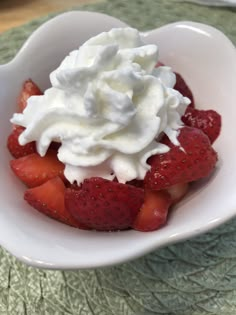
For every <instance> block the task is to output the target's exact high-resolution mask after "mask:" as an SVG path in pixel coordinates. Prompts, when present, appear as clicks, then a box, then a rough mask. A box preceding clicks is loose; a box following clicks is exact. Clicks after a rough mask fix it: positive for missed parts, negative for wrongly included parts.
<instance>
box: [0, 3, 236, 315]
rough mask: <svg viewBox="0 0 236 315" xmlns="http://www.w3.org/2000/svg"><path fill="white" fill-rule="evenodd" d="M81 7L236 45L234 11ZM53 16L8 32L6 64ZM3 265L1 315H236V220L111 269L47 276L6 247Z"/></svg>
mask: <svg viewBox="0 0 236 315" xmlns="http://www.w3.org/2000/svg"><path fill="white" fill-rule="evenodd" d="M79 9H86V10H93V11H99V12H104V13H107V14H110V15H114V16H116V17H118V18H120V19H122V20H124V21H126V22H127V23H129V24H130V25H131V26H134V27H137V28H139V29H140V30H145V29H150V28H154V27H158V26H160V25H163V24H166V23H169V22H174V21H178V20H193V21H198V22H203V23H208V24H211V25H213V26H215V27H217V28H219V29H221V30H223V31H224V32H225V33H226V34H227V35H228V36H229V37H230V38H231V39H232V40H233V42H234V43H236V27H235V22H236V11H235V10H233V9H227V8H208V7H202V6H198V5H193V4H186V3H184V2H181V1H166V0H161V1H158V0H127V1H126V0H121V1H119V0H110V1H107V2H102V3H97V4H94V5H88V6H83V7H80V8H79ZM51 16H52V15H51ZM47 19H49V17H44V18H41V19H38V20H35V21H33V22H31V23H29V24H27V25H24V26H22V27H19V28H16V29H13V30H10V31H8V32H6V33H4V34H2V35H0V63H5V62H6V61H8V60H10V59H11V58H12V57H13V56H14V54H15V53H16V52H17V50H18V49H19V47H20V46H21V44H22V43H23V41H24V40H25V39H26V38H27V37H28V36H29V34H30V33H31V32H32V31H33V30H34V29H35V28H37V27H38V26H39V25H40V24H41V23H42V22H44V21H45V20H47ZM0 262H1V268H0V315H2V314H4V315H5V314H9V315H15V314H16V315H21V314H22V315H23V314H24V315H25V314H28V315H44V314H45V315H47V314H52V315H72V314H73V315H151V314H153V315H154V314H160V315H161V314H162V315H163V314H165V315H209V314H211V315H213V314H218V315H236V219H234V220H231V221H230V222H228V223H227V224H225V225H223V226H221V227H220V228H218V229H215V230H213V231H212V232H210V233H207V234H205V235H202V236H200V237H197V238H195V239H192V240H189V241H185V242H183V243H179V244H177V245H171V246H168V247H166V248H163V249H160V250H157V251H155V252H153V253H152V254H149V255H147V256H145V257H143V258H140V259H137V260H135V261H133V262H130V263H126V264H122V265H119V266H116V267H111V268H106V269H99V270H83V271H71V272H70V271H66V272H62V271H44V270H39V269H35V268H31V267H28V266H25V265H24V264H22V263H21V262H19V261H17V260H16V259H15V258H14V257H12V256H11V255H9V254H8V253H7V252H6V251H5V250H3V249H0Z"/></svg>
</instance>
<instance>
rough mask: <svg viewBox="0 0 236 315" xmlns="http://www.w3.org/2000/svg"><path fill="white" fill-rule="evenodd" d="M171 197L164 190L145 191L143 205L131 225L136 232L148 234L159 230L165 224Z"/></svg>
mask: <svg viewBox="0 0 236 315" xmlns="http://www.w3.org/2000/svg"><path fill="white" fill-rule="evenodd" d="M170 205H171V197H170V195H169V194H168V192H166V191H164V190H160V191H154V190H149V189H146V190H145V199H144V203H143V205H142V207H141V209H140V211H139V213H138V215H137V217H136V219H135V221H134V223H133V224H132V228H133V229H135V230H137V231H142V232H148V231H154V230H157V229H159V228H160V227H161V226H162V225H164V224H165V222H166V219H167V214H168V209H169V207H170Z"/></svg>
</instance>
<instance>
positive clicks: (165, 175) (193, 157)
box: [144, 127, 217, 190]
mask: <svg viewBox="0 0 236 315" xmlns="http://www.w3.org/2000/svg"><path fill="white" fill-rule="evenodd" d="M178 140H179V143H180V146H175V145H174V144H173V143H171V142H170V140H169V139H168V138H167V137H166V136H165V137H164V138H163V139H162V142H163V143H164V144H166V145H168V146H169V147H170V150H169V151H168V152H167V153H164V154H157V155H154V156H152V157H151V158H150V159H149V160H148V163H149V164H150V165H151V169H150V170H149V171H148V172H147V173H146V176H145V179H144V181H145V187H147V188H149V189H154V190H161V189H165V188H168V187H170V186H173V185H175V184H178V183H188V182H192V181H195V180H197V179H200V178H203V177H207V176H208V175H210V173H211V172H212V171H213V169H214V167H215V164H216V162H217V154H216V152H215V151H214V149H213V148H212V147H211V144H210V141H209V138H208V137H207V135H205V134H204V133H203V132H202V131H201V130H199V129H196V128H192V127H183V128H181V129H180V131H179V136H178Z"/></svg>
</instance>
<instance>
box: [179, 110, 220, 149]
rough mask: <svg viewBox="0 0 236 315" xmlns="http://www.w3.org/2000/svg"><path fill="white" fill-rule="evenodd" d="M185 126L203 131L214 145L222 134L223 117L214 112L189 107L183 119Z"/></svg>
mask: <svg viewBox="0 0 236 315" xmlns="http://www.w3.org/2000/svg"><path fill="white" fill-rule="evenodd" d="M182 121H183V122H184V124H185V125H187V126H190V127H194V128H198V129H201V130H202V131H203V132H204V133H205V134H206V135H207V136H208V138H209V139H210V142H211V143H213V142H214V141H215V140H216V138H217V137H218V136H219V134H220V130H221V116H220V115H219V114H218V113H217V112H216V111H214V110H199V109H195V108H191V107H188V108H187V110H186V113H185V114H184V116H183V117H182Z"/></svg>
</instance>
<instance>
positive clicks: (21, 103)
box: [17, 79, 42, 113]
mask: <svg viewBox="0 0 236 315" xmlns="http://www.w3.org/2000/svg"><path fill="white" fill-rule="evenodd" d="M32 95H42V92H41V91H40V89H39V87H38V86H37V85H36V84H35V83H34V82H33V81H32V80H31V79H29V80H26V81H25V82H24V84H23V87H22V89H21V92H20V95H19V98H18V102H17V103H18V111H19V112H20V113H22V112H23V110H24V109H25V107H26V106H27V100H28V98H29V97H30V96H32Z"/></svg>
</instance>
